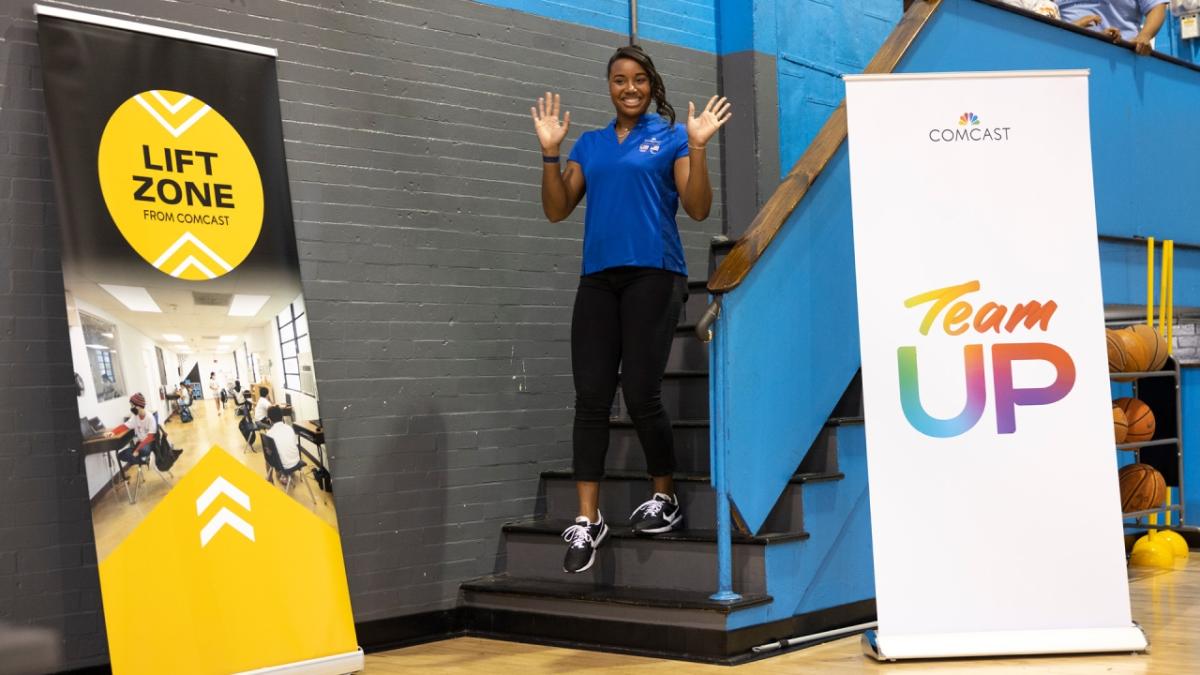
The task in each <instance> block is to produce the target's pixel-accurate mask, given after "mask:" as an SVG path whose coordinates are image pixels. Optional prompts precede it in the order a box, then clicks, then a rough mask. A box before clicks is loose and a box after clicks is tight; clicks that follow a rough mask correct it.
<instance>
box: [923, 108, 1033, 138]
mask: <svg viewBox="0 0 1200 675" xmlns="http://www.w3.org/2000/svg"><path fill="white" fill-rule="evenodd" d="M1011 130H1012V127H994V126H993V127H985V126H983V123H982V122H980V121H979V115H976V114H975V113H973V112H965V113H962V114H961V115H959V116H958V126H957V128H955V127H944V128H940V129H939V128H936V127H935V128H933V129H930V130H929V142H931V143H957V142H959V141H964V142H968V143H970V142H980V141H986V142H998V141H1000V142H1002V141H1007V140H1009V131H1011Z"/></svg>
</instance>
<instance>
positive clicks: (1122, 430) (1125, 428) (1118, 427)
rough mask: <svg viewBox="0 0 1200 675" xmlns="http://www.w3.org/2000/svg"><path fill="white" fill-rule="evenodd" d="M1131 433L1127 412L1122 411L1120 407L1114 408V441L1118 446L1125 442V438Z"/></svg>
mask: <svg viewBox="0 0 1200 675" xmlns="http://www.w3.org/2000/svg"><path fill="white" fill-rule="evenodd" d="M1128 433H1129V420H1127V419H1125V411H1124V410H1121V407H1120V406H1117V405H1114V406H1113V439H1114V440H1115V441H1116V442H1117V444H1118V445H1119V444H1121V443H1124V442H1125V436H1126V434H1128Z"/></svg>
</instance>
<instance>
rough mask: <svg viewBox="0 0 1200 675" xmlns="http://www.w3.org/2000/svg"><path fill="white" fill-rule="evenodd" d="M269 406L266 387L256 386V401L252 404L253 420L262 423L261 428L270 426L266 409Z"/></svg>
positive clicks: (268, 408)
mask: <svg viewBox="0 0 1200 675" xmlns="http://www.w3.org/2000/svg"><path fill="white" fill-rule="evenodd" d="M270 408H271V402H270V401H269V400H267V388H266V387H259V388H258V403H257V404H255V406H254V421H255V422H258V423H259V424H261V425H263V428H267V427H269V426H271V424H270V422H269V420H268V419H267V411H268V410H270Z"/></svg>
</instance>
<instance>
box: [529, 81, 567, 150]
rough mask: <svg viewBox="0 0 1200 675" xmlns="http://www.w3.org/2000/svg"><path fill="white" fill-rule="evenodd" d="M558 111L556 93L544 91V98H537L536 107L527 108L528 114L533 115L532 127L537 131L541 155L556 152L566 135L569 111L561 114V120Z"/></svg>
mask: <svg viewBox="0 0 1200 675" xmlns="http://www.w3.org/2000/svg"><path fill="white" fill-rule="evenodd" d="M558 112H559V97H558V94H551V93H550V92H546V96H545V98H539V99H538V104H537V107H536V108H532V107H531V108H530V109H529V114H530V115H531V116H532V117H533V128H534V130H536V131H537V137H538V143H540V144H541V145H542V154H543V155H551V156H554V155H557V154H558V148H559V146H560V145H562V142H563V139H564V138H566V137H567V129H568V128H570V126H571V113H569V112H568V113H566V114H565V115H563V119H562V121H561V122H559V120H558Z"/></svg>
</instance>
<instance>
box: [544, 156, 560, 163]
mask: <svg viewBox="0 0 1200 675" xmlns="http://www.w3.org/2000/svg"><path fill="white" fill-rule="evenodd" d="M542 163H543V164H558V155H555V156H553V157H551V156H549V155H542Z"/></svg>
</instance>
